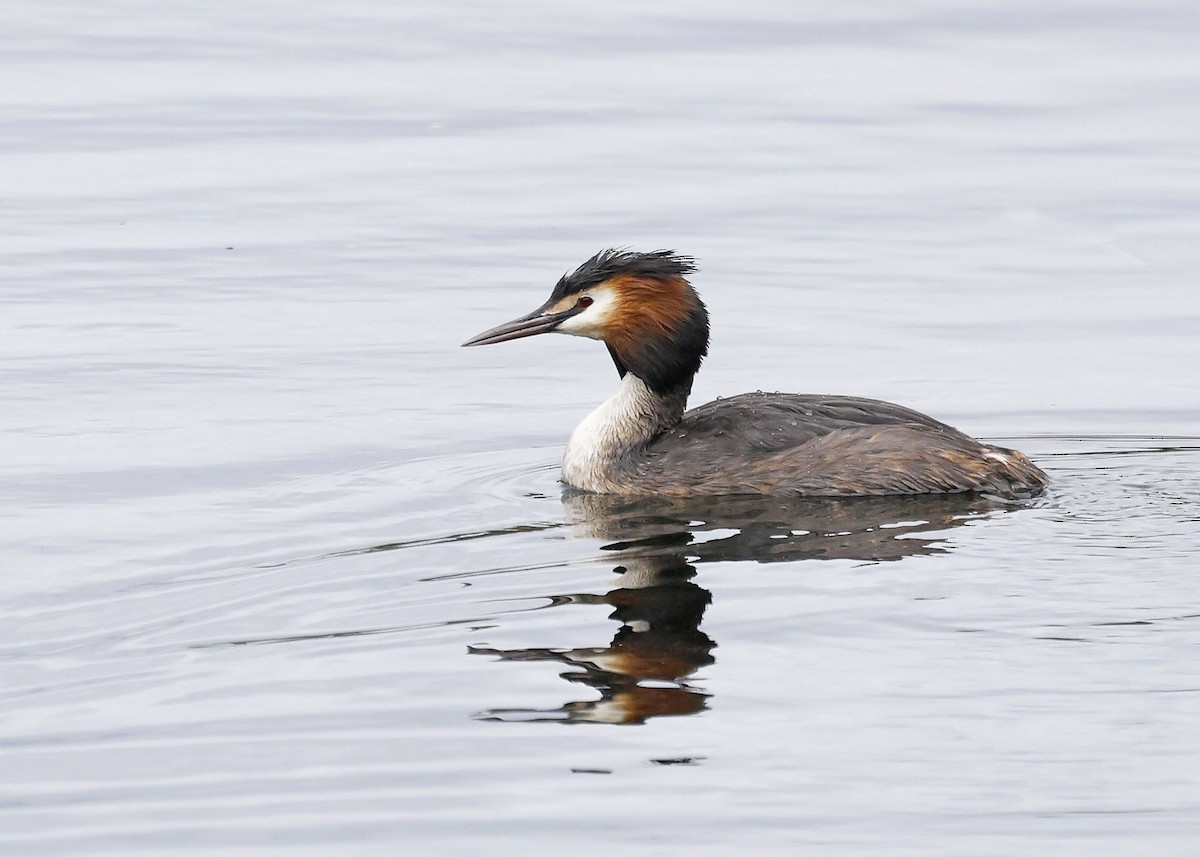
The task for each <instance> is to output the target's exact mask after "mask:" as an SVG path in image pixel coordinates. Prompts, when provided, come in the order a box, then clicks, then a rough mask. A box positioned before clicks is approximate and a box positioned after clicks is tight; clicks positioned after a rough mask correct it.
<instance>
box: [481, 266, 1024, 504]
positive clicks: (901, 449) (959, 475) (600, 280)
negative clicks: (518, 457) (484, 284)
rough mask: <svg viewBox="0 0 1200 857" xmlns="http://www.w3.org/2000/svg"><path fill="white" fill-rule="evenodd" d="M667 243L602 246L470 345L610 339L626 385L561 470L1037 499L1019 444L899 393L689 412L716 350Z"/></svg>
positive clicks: (750, 396)
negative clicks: (984, 437) (544, 337)
mask: <svg viewBox="0 0 1200 857" xmlns="http://www.w3.org/2000/svg"><path fill="white" fill-rule="evenodd" d="M695 270H696V266H695V262H694V261H693V260H692V259H691V257H688V256H679V255H676V254H675V253H674V252H673V251H670V250H656V251H654V252H652V253H633V252H628V251H622V250H604V251H603V252H600V253H597V254H596V255H595V256H593V257H592V258H591V259H588V260H587V261H586V262H584V263H583V264H582V265H580V266H579V268H578V269H577V270H576V271H575V272H574V273H573V274H565V275H563V277H562V278H561V279H560V280H559V281H558V284H557V285H556V286H555V287H554V291H553V292H552V293H551V294H550V299H549V300H548V301H546V302H545V303H544V304H542V305H541V306H540V307H538V308H537V309H535V310H534V311H533V312H531V313H529V314H528V315H525V316H522V317H521V318H518V319H514V320H513V321H510V322H508V323H507V324H502V325H500V326H499V327H493V328H492V329H491V330H487V331H484V332H483V333H481V334H479V335H478V336H476V337H473V338H472V339H469V340H467V341H466V342H464V343H463V345H491V344H493V343H496V342H506V341H507V340H510V339H519V338H521V337H524V336H533V335H534V334H538V333H551V332H554V333H569V334H572V335H573V336H586V337H589V338H591V339H599V340H601V341H603V342H604V344H605V345H606V346H608V353H609V354H610V355H611V356H612V359H613V363H615V364H616V366H617V372H618V374H619V375H620V376H621V385H620V387H619V388H618V389H617V392H616V394H615V395H613V397H612V398H610V399H609V400H608V401H607V402H605V403H604V404H603V405H601V406H600V407H598V408H597V409H596V410H594V411H593V412H592V413H591V414H589V415H588V416H587V417H586V418H585V419H584V420H583V422H582V423H580V424H579V427H578V428H576V429H575V432H574V434H572V435H571V440H570V441H569V442H568V443H567V449H566V453H565V454H564V456H563V470H562V475H563V481H564V482H565V483H567V484H568V485H571V486H573V487H575V488H580V489H583V490H585V491H592V492H595V493H598V494H626V495H655V494H658V495H666V496H677V497H683V496H688V495H695V494H707V495H712V494H777V495H792V496H796V495H799V496H847V495H882V494H942V493H960V492H966V491H975V492H979V493H983V494H992V495H997V496H1000V497H1005V498H1010V499H1011V498H1017V497H1029V496H1033V495H1035V494H1038V493H1040V492H1041V490H1042V489H1043V488H1044V487H1045V485H1046V482H1047V477H1046V474H1045V473H1043V472H1042V471H1041V470H1040V469H1039V468H1038V467H1037V466H1036V465H1035V464H1034V463H1033V462H1032V461H1030V460H1029V459H1028V458H1026V457H1025V456H1024V455H1023V454H1021V453H1020V452H1017V451H1016V450H1012V449H1004V448H1003V447H999V446H991V445H989V444H986V443H981V442H979V441H977V440H975V439H974V438H971V437H968V436H967V435H965V434H963V433H962V432H960V431H958V430H957V429H954V428H951V427H950V426H948V425H946V424H945V423H940V422H938V421H937V420H935V419H932V418H931V417H927V416H925V415H924V414H921V413H918V412H917V411H913V410H910V409H908V408H904V407H901V406H900V405H893V404H891V403H889V402H880V401H877V400H875V399H860V398H855V397H851V396H814V395H796V394H791V393H761V392H760V393H743V394H742V395H740V396H733V397H732V398H728V399H718V400H717V401H715V402H709V403H708V404H706V405H701V406H700V407H698V408H695V409H693V410H691V411H687V412H686V413H685V412H684V408H685V406H686V405H687V398H688V394H689V393H690V392H691V391H692V379H693V378H694V377H695V375H696V372H697V371H698V370H699V369H700V361H701V360H702V359H703V358H704V356H705V354H707V353H708V312H707V311H706V310H705V308H704V304H703V302H701V300H700V296H699V295H697V294H696V291H695V290H694V289H693V288H692V286H691V284H690V283H689V282H688V280H687V277H688V275H689V274H692V273H694V272H695Z"/></svg>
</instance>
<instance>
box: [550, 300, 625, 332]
mask: <svg viewBox="0 0 1200 857" xmlns="http://www.w3.org/2000/svg"><path fill="white" fill-rule="evenodd" d="M588 295H589V296H590V297H591V299H592V305H591V306H590V307H588V308H587V309H585V310H584V311H583V312H581V313H580V314H579V315H573V316H571V317H570V318H568V319H567V320H566V321H564V322H563V323H562V324H560V325H559V326H558V327H556V328H555V331H556V332H558V333H569V334H571V335H572V336H586V337H588V338H590V339H603V338H604V330H605V328H606V327H608V323H609V321H610V320H611V319H612V317H613V313H614V312H616V308H617V296H616V294H614V293H613V291H612V290H611V289H592V290H591V291H589V292H588Z"/></svg>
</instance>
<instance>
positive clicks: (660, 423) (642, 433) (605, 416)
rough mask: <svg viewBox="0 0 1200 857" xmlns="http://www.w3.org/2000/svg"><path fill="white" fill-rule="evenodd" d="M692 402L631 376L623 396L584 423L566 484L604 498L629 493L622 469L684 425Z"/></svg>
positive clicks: (566, 468)
mask: <svg viewBox="0 0 1200 857" xmlns="http://www.w3.org/2000/svg"><path fill="white" fill-rule="evenodd" d="M686 403H687V394H686V392H685V393H683V394H681V395H669V396H666V397H664V396H660V395H658V394H657V393H655V392H654V391H653V390H651V389H650V388H649V387H647V386H646V384H645V382H644V381H642V379H641V378H638V377H637V376H636V375H634V374H632V373H627V374H626V375H625V377H624V378H623V379H621V386H620V387H618V388H617V392H616V393H614V394H613V395H612V397H611V398H609V400H608V401H606V402H605V403H604V404H603V405H601V406H600V407H598V408H596V410H594V411H592V412H591V413H590V414H588V415H587V417H585V418H584V420H583V422H581V423H580V424H579V425H578V427H576V429H575V431H574V433H573V434H572V435H571V439H570V441H568V442H567V450H566V453H565V454H564V455H563V481H564V482H566V483H567V484H568V485H574V486H575V487H576V488H582V489H583V490H585V491H596V492H598V493H613V494H620V493H624V491H623V490H622V488H623V486H622V484H621V480H620V475H621V474H620V470H619V467H618V465H619V464H620V463H621V459H622V458H623V457H624V455H625V454H626V453H629V452H632V451H634V450H635V449H636V447H638V446H639V445H640V444H643V443H645V442H646V441H648V440H650V439H652V438H654V437H656V436H657V435H658V434H660V433H661V432H663V431H665V430H666V429H668V428H670V427H671V426H673V425H675V424H676V423H678V422H679V420H680V418H682V416H683V408H684V405H685V404H686Z"/></svg>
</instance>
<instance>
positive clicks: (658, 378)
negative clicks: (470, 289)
mask: <svg viewBox="0 0 1200 857" xmlns="http://www.w3.org/2000/svg"><path fill="white" fill-rule="evenodd" d="M695 270H696V264H695V261H694V260H693V259H692V258H691V257H689V256H679V255H677V254H675V253H674V252H673V251H671V250H655V251H654V252H652V253H633V252H629V251H625V250H603V251H601V252H599V253H597V254H596V255H595V256H593V257H592V258H590V259H588V260H587V261H586V262H584V263H583V264H582V265H580V266H579V267H578V268H577V269H576V270H575V272H574V273H571V274H564V275H563V276H562V278H561V279H560V280H559V281H558V284H557V285H556V286H555V287H554V291H553V292H551V294H550V299H549V300H547V301H546V302H545V303H544V304H542V305H541V306H540V307H538V308H537V309H535V310H534V311H533V312H531V313H529V314H528V315H523V316H521V317H520V318H518V319H514V320H512V321H510V322H507V323H505V324H502V325H500V326H498V327H493V328H492V329H491V330H486V331H484V332H483V333H481V334H479V335H478V336H475V337H472V338H471V339H468V340H467V341H466V342H464V343H463V345H464V346H465V345H492V344H493V343H496V342H507V341H508V340H510V339H520V338H522V337H525V336H533V335H535V334H538V333H569V334H571V335H572V336H586V337H588V338H590V339H599V340H602V341H603V342H604V344H605V345H607V346H608V353H609V354H611V355H612V359H613V363H615V364H616V367H617V371H618V372H619V373H620V374H621V377H625V375H626V373H631V374H633V375H635V376H637V377H638V378H641V379H642V380H643V381H644V382H645V383H646V384H647V386H649V387H650V388H651V389H652V390H654V391H655V392H657V393H660V394H665V393H668V392H671V391H674V390H677V389H679V388H680V387H681V386H686V387H687V388H689V389H690V387H691V382H692V376H693V375H695V374H696V371H697V370H698V369H699V368H700V361H701V360H702V359H704V355H705V354H707V353H708V312H707V311H706V310H705V309H704V304H703V302H702V301H701V300H700V297H699V295H697V294H696V292H695V290H694V289H693V288H692V286H691V284H690V283H689V282H688V280H687V276H688V275H689V274H691V273H694V272H695Z"/></svg>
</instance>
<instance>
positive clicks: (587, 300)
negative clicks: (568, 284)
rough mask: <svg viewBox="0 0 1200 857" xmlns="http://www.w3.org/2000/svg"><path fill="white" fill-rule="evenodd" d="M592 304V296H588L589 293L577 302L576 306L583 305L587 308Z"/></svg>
mask: <svg viewBox="0 0 1200 857" xmlns="http://www.w3.org/2000/svg"><path fill="white" fill-rule="evenodd" d="M591 305H592V299H591V298H590V297H588V296H587V295H584V296H583V297H581V298H580V299H579V300H578V301H576V302H575V306H579V307H583V308H585V309H586V308H587V307H590V306H591Z"/></svg>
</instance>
